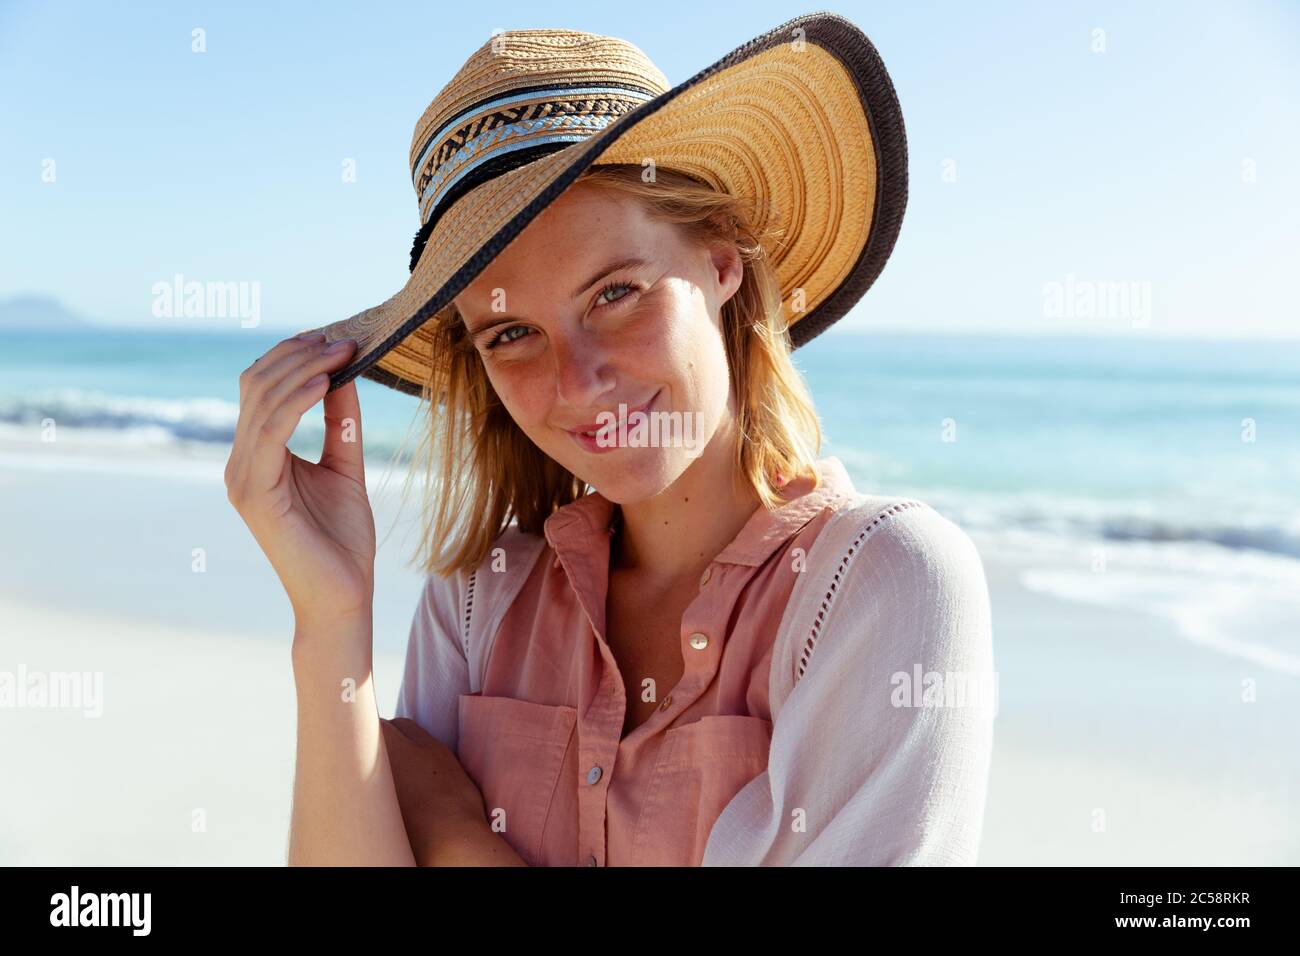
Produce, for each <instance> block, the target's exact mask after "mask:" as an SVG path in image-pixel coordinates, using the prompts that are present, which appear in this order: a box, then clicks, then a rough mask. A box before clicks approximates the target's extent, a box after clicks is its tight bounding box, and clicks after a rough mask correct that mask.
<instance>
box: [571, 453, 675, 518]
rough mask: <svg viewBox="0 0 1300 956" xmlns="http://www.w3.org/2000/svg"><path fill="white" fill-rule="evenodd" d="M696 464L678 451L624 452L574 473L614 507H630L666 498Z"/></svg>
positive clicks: (579, 466) (583, 465) (579, 467)
mask: <svg viewBox="0 0 1300 956" xmlns="http://www.w3.org/2000/svg"><path fill="white" fill-rule="evenodd" d="M693 460H694V459H692V458H690V457H688V456H687V455H685V454H683V453H682V451H681V449H678V448H621V449H619V450H617V451H614V452H610V453H609V454H608V455H605V456H602V460H600V461H595V462H576V463H574V465H572V466H570V470H571V471H573V473H574V474H575V475H577V476H578V477H579V478H581V479H582V480H583V481H585V482H587V484H589V485H591V486H592V487H593V488H595V489H596V490H597V491H598V492H600V494H601V495H602V496H603V497H605V498H607V499H609V500H610V501H612V502H614V504H619V505H626V504H631V503H633V502H636V501H644V500H645V499H647V498H653V497H655V496H656V495H658V494H662V493H663V492H664V491H665V490H666V489H667V488H668V487H670V486H671V485H672V483H673V482H674V481H676V480H677V479H678V478H679V477H680V476H681V474H682V472H684V471H685V470H686V469H687V468H688V467H689V466H690V463H691V461H693Z"/></svg>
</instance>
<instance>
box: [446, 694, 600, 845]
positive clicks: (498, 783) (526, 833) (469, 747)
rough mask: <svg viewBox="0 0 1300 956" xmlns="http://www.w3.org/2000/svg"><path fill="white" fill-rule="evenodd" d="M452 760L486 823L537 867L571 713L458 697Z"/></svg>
mask: <svg viewBox="0 0 1300 956" xmlns="http://www.w3.org/2000/svg"><path fill="white" fill-rule="evenodd" d="M459 706H460V735H459V741H458V746H457V754H456V755H457V757H458V758H459V760H460V763H461V766H462V767H464V768H465V772H466V773H468V774H469V776H470V779H472V780H473V781H474V783H475V784H477V785H478V788H479V792H480V793H482V794H483V803H484V806H485V807H486V808H487V814H488V821H489V822H490V823H494V825H496V826H497V827H498V828H499V827H500V824H495V821H496V820H498V819H500V820H501V821H502V823H504V826H505V828H504V830H502V831H501V835H502V836H503V837H505V839H506V842H507V843H509V844H510V846H511V847H512V848H513V849H514V851H515V852H516V853H518V854H519V855H520V856H521V857H522V858H523V860H524V862H526V863H527V864H528V865H529V866H540V865H542V861H541V848H542V838H543V836H544V835H545V832H546V821H547V817H548V815H549V813H550V810H551V807H552V805H553V803H554V800H555V796H556V785H557V784H558V782H559V778H560V771H561V768H562V767H563V766H564V757H565V754H566V752H567V751H568V749H569V747H570V746H571V744H572V742H573V738H574V728H575V726H576V724H577V719H578V712H577V710H576V709H575V708H573V707H563V706H551V705H548V704H536V703H533V702H532V701H527V700H516V699H515V698H513V697H484V696H483V695H482V694H461V695H460V703H459Z"/></svg>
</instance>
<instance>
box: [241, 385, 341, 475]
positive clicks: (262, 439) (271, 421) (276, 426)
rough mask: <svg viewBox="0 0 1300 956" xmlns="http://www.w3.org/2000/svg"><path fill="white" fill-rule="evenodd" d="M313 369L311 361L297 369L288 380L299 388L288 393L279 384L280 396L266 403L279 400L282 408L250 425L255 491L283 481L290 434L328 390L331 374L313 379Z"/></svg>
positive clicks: (277, 408)
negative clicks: (326, 389)
mask: <svg viewBox="0 0 1300 956" xmlns="http://www.w3.org/2000/svg"><path fill="white" fill-rule="evenodd" d="M312 368H313V363H311V362H307V363H304V365H303V366H302V367H301V368H299V369H298V370H296V371H295V372H293V373H292V374H291V375H290V376H289V377H288V379H287V381H288V382H289V383H290V385H297V387H296V388H292V390H290V391H288V392H286V391H285V388H283V387H277V391H276V397H275V398H273V399H268V400H266V401H265V402H264V404H270V402H271V401H278V402H279V405H278V407H276V408H275V410H274V411H272V412H271V414H270V415H269V416H267V417H266V418H265V419H263V420H262V421H261V422H260V424H259V423H258V422H256V421H254V422H251V423H250V425H249V429H250V431H251V432H252V435H251V436H250V437H251V444H250V447H249V449H248V458H249V465H248V472H249V474H248V479H249V487H250V488H251V489H252V490H253V491H255V492H257V491H266V490H267V489H270V488H274V487H275V485H276V483H277V482H279V480H280V477H281V474H282V473H283V471H284V463H285V458H286V455H287V454H288V450H287V446H288V444H289V439H290V437H292V435H293V433H294V430H295V429H297V427H298V424H299V422H301V421H302V416H303V415H305V414H307V410H308V409H309V408H311V407H312V406H314V405H315V404H316V403H317V402H319V401H320V400H321V396H322V395H323V394H324V392H325V388H326V386H327V385H328V383H329V375H328V374H324V375H323V377H321V378H319V379H316V380H315V381H312V380H311V379H312Z"/></svg>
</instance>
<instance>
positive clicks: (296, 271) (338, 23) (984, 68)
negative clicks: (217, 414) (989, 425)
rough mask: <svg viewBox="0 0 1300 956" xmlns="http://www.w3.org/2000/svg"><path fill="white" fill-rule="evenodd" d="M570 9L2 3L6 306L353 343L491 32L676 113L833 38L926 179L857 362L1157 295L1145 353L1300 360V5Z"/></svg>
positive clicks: (397, 279)
mask: <svg viewBox="0 0 1300 956" xmlns="http://www.w3.org/2000/svg"><path fill="white" fill-rule="evenodd" d="M559 9H560V8H559V7H558V6H550V5H547V6H538V5H536V4H523V3H519V4H514V3H489V2H482V3H475V4H450V5H447V4H440V3H433V2H427V0H426V2H423V3H418V4H414V3H413V4H407V3H378V2H376V3H372V4H344V3H337V4H332V3H331V4H325V3H320V4H316V3H313V4H306V3H302V4H288V3H285V4H276V5H270V4H253V3H248V4H244V3H183V2H181V3H166V4H164V3H145V2H140V3H132V4H129V5H118V4H94V3H58V2H51V3H25V2H17V3H15V2H9V0H0V222H2V223H3V224H4V226H3V228H0V297H6V296H9V295H12V294H19V293H40V294H50V295H54V296H56V297H58V298H59V299H60V300H62V301H63V302H65V303H66V304H67V305H69V306H70V307H72V308H73V309H75V310H77V311H79V312H81V313H83V314H85V315H87V316H90V317H92V318H96V319H104V320H115V321H120V322H127V323H137V324H140V325H144V326H149V327H155V328H157V327H162V326H167V327H181V326H182V325H185V326H197V325H199V324H200V323H197V322H195V321H194V320H183V319H157V318H154V317H153V316H152V315H151V314H150V304H151V301H152V292H151V290H152V287H153V285H154V283H156V282H159V281H170V280H171V278H172V276H173V275H174V274H176V273H181V274H182V275H184V276H185V277H186V278H187V279H199V280H209V281H221V282H230V281H256V282H259V283H260V286H261V311H262V320H261V321H262V326H263V328H266V329H281V328H282V329H284V330H286V331H294V330H297V329H300V328H304V327H307V326H315V325H322V324H324V323H326V322H330V321H334V320H336V319H340V318H346V317H347V316H349V315H351V314H353V313H355V312H358V311H360V310H362V309H364V308H367V307H369V306H371V305H374V304H376V303H378V302H380V301H382V300H384V299H386V298H387V297H388V296H389V295H391V294H392V293H393V292H395V291H396V290H397V289H398V288H400V286H401V284H402V283H403V282H404V281H405V279H406V276H407V269H406V261H407V254H408V251H409V248H410V242H411V236H412V234H413V233H414V231H415V229H416V227H417V225H418V220H417V216H416V204H415V196H414V192H413V190H412V188H411V184H410V179H409V172H408V169H407V150H408V147H409V143H410V137H411V130H412V128H413V126H414V124H415V122H416V120H417V119H418V118H419V116H420V114H421V113H422V111H423V110H424V108H425V106H426V105H427V104H428V102H429V101H430V100H431V99H432V98H433V96H434V95H435V94H436V93H437V92H438V90H439V89H440V88H441V87H442V85H443V84H444V83H445V82H446V81H447V80H448V79H449V78H450V77H451V75H452V74H453V73H454V72H455V70H456V69H457V68H458V67H459V66H460V64H461V63H463V62H464V60H465V58H466V57H467V56H468V55H469V54H470V53H471V52H472V51H473V50H474V49H475V48H477V47H478V46H479V45H481V44H482V43H484V42H485V41H486V40H487V39H488V38H489V37H490V36H491V33H492V31H493V30H494V29H497V28H502V29H516V28H532V27H544V26H566V27H573V28H576V29H582V30H589V31H593V32H598V33H605V34H610V35H614V36H620V37H624V38H626V39H628V40H631V41H632V42H633V43H635V44H636V45H638V46H639V47H641V48H642V49H643V50H645V51H646V52H647V53H648V54H649V55H650V56H651V58H652V59H653V60H654V61H655V62H656V63H657V64H658V65H659V67H660V68H661V69H662V70H663V71H664V72H665V73H666V74H667V76H668V78H669V80H670V81H672V82H674V83H676V82H679V81H680V80H682V79H685V78H686V77H687V76H689V75H690V74H691V73H693V72H695V71H696V70H698V69H700V68H702V67H704V66H706V65H708V64H709V63H712V62H713V61H714V60H716V59H718V58H719V57H721V56H723V55H725V54H726V53H728V52H729V51H730V50H731V49H733V48H734V47H735V46H738V45H739V44H740V43H743V42H744V41H745V40H747V39H750V38H751V37H753V36H754V35H756V34H759V33H762V32H765V31H766V30H768V29H771V28H772V27H774V26H777V25H778V24H780V23H782V22H784V21H785V20H787V19H789V18H791V17H793V16H797V15H799V14H802V13H806V12H810V11H813V10H816V9H830V10H832V11H834V12H836V13H839V14H841V15H843V16H846V17H848V18H850V19H852V20H853V21H854V22H856V23H857V24H858V25H859V26H860V27H862V29H863V30H864V32H866V33H867V35H868V36H870V37H871V38H872V41H873V42H874V43H875V44H876V46H877V48H878V49H879V50H880V53H881V55H882V57H883V58H884V60H885V63H886V66H887V67H888V69H889V71H890V74H891V76H892V77H893V80H894V84H895V86H896V88H897V90H898V93H899V98H900V100H901V102H902V106H903V113H904V118H905V121H906V125H907V133H908V142H909V149H910V166H911V169H910V176H911V198H910V201H909V205H908V211H907V215H906V218H905V221H904V224H903V231H902V234H901V237H900V240H899V244H898V246H897V248H896V250H895V253H894V256H893V258H892V259H891V260H890V262H889V264H888V266H887V267H886V269H885V272H884V274H883V275H882V277H881V279H880V280H879V281H878V282H877V284H876V286H875V287H874V288H872V289H871V291H870V292H869V293H868V294H867V296H866V297H865V298H864V299H863V300H862V302H860V303H859V304H858V306H857V307H856V308H855V309H854V310H853V312H852V313H851V314H850V315H849V316H848V317H847V318H846V319H845V320H844V321H843V322H842V323H840V326H841V327H842V328H843V329H844V330H846V331H871V330H874V329H915V330H926V331H932V330H933V331H937V330H944V331H959V330H960V331H1013V332H1019V333H1026V334H1032V333H1043V332H1054V331H1070V332H1114V331H1117V330H1120V331H1122V330H1124V329H1125V328H1126V324H1125V321H1124V320H1123V319H1119V320H1115V319H1106V318H1091V319H1088V318H1073V319H1070V318H1060V317H1049V316H1047V315H1045V309H1044V286H1045V284H1047V283H1052V282H1061V283H1063V282H1065V281H1066V278H1067V276H1072V277H1074V281H1075V282H1079V281H1085V282H1124V283H1144V284H1147V285H1146V286H1145V288H1147V289H1148V290H1149V292H1150V296H1151V307H1150V314H1149V321H1148V323H1147V324H1146V326H1145V327H1144V331H1145V332H1149V333H1151V334H1176V335H1196V336H1206V335H1209V336H1222V335H1252V336H1253V335H1288V336H1293V335H1297V334H1300V307H1298V306H1297V304H1296V296H1295V293H1294V289H1295V277H1296V276H1297V275H1298V274H1300V268H1298V266H1300V162H1298V161H1297V157H1298V156H1300V4H1295V3H1290V4H1283V3H1234V4H1229V3H1175V2H1159V3H1157V2H1147V3H1086V4H1085V3H1012V2H992V3H986V4H969V3H958V2H956V0H951V2H930V3H893V4H883V3H866V2H851V3H842V4H838V5H835V6H831V7H826V8H819V7H818V6H816V5H811V4H810V5H807V6H801V5H791V4H789V3H770V2H747V3H745V4H744V5H734V4H700V3H658V4H653V5H650V4H647V5H641V4H635V5H633V4H610V3H588V2H577V3H573V4H570V5H569V6H568V7H566V8H565V9H566V10H567V11H568V12H566V13H563V14H559V13H557V12H556V11H558V10H559ZM447 10H451V11H453V12H452V13H451V15H450V16H448V14H447V13H445V12H444V11H447ZM195 27H201V28H203V29H204V31H205V32H206V46H207V51H206V52H205V53H202V54H196V53H193V52H191V48H190V47H191V31H192V30H193V29H194V28H195ZM1097 29H1101V30H1104V31H1105V52H1102V53H1097V52H1093V49H1092V47H1093V44H1094V36H1095V34H1094V32H1093V31H1094V30H1097ZM48 159H53V160H54V161H55V167H54V168H55V172H56V176H55V181H54V182H53V183H48V182H43V181H42V170H43V169H44V168H45V166H44V165H43V164H44V163H45V161H46V160H48ZM345 159H354V160H355V161H356V170H357V181H356V182H355V183H345V182H343V177H342V175H341V170H342V164H343V162H344V160H345ZM945 164H948V165H947V166H946V165H945ZM1245 164H1249V166H1250V168H1253V170H1254V179H1253V181H1247V178H1246V177H1243V169H1245V168H1247V165H1245ZM945 168H949V169H951V168H955V170H956V181H955V182H946V181H945V178H944V175H943V173H944V170H945ZM217 324H218V325H221V324H224V325H231V326H233V325H237V324H238V323H237V320H231V319H227V320H224V323H222V322H218V323H217ZM1131 325H1132V323H1128V326H1131ZM206 327H212V324H211V323H209V324H208V325H207V326H206Z"/></svg>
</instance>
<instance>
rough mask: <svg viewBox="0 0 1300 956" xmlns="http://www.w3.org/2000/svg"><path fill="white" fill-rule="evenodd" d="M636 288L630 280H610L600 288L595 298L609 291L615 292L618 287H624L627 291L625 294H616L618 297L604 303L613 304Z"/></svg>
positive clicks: (620, 300)
mask: <svg viewBox="0 0 1300 956" xmlns="http://www.w3.org/2000/svg"><path fill="white" fill-rule="evenodd" d="M636 288H637V287H636V286H635V285H633V284H631V283H630V282H611V283H610V284H609V285H607V286H605V288H603V289H601V290H600V292H598V293H597V294H596V298H598V299H599V298H600V297H601V296H602V295H606V294H608V293H611V292H616V291H618V290H619V289H626V290H627V292H626V293H625V294H623V295H620V296H618V298H616V299H613V300H611V301H608V302H606V303H605V304H606V305H614V304H615V303H618V302H622V301H623V300H624V299H626V298H627V297H628V296H629V295H631V294H632V293H633V292H634V291H636Z"/></svg>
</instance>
